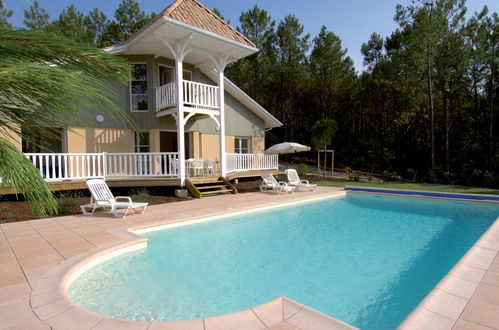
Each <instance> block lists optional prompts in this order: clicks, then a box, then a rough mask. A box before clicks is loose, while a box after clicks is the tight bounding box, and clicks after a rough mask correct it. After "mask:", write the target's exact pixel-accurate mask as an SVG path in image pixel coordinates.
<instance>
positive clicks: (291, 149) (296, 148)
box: [265, 142, 310, 155]
mask: <svg viewBox="0 0 499 330" xmlns="http://www.w3.org/2000/svg"><path fill="white" fill-rule="evenodd" d="M302 151H310V147H307V146H304V145H303V144H299V143H295V142H284V143H279V144H275V145H273V146H272V147H270V148H268V149H267V150H265V154H267V155H275V154H281V155H282V154H294V153H295V152H302Z"/></svg>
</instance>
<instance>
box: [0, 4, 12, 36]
mask: <svg viewBox="0 0 499 330" xmlns="http://www.w3.org/2000/svg"><path fill="white" fill-rule="evenodd" d="M13 13H14V12H13V11H12V10H10V9H7V8H4V7H3V1H2V0H0V29H12V28H13V27H14V26H13V25H12V24H11V23H9V22H8V21H7V20H8V19H9V18H10V17H11V16H12V14H13Z"/></svg>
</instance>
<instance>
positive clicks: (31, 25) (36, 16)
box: [23, 0, 49, 30]
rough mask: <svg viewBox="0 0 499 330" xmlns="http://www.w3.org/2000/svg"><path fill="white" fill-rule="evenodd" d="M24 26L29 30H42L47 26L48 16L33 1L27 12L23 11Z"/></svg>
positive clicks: (36, 0) (36, 1)
mask: <svg viewBox="0 0 499 330" xmlns="http://www.w3.org/2000/svg"><path fill="white" fill-rule="evenodd" d="M23 23H24V25H25V26H26V27H27V28H28V29H30V30H43V29H45V28H46V27H47V25H48V24H49V14H47V12H46V11H45V9H43V8H41V7H40V5H39V4H38V0H35V1H34V2H33V4H32V5H31V6H30V7H29V9H28V10H25V11H24V20H23Z"/></svg>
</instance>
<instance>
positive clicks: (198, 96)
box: [156, 80, 219, 112]
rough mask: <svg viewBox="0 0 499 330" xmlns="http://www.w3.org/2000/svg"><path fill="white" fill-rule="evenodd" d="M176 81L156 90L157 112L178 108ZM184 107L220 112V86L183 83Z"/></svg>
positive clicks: (190, 82) (185, 81) (191, 82)
mask: <svg viewBox="0 0 499 330" xmlns="http://www.w3.org/2000/svg"><path fill="white" fill-rule="evenodd" d="M176 88H177V83H176V82H175V81H173V82H170V83H168V84H165V85H162V86H159V87H157V88H156V112H161V111H164V110H168V109H169V108H173V107H176V106H177V102H176ZM182 96H183V100H182V103H183V106H185V107H191V108H200V109H208V110H218V109H219V102H218V86H213V85H208V84H202V83H198V82H193V81H188V80H184V81H183V93H182Z"/></svg>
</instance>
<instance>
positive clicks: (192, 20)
mask: <svg viewBox="0 0 499 330" xmlns="http://www.w3.org/2000/svg"><path fill="white" fill-rule="evenodd" d="M159 15H163V16H165V17H169V18H172V19H174V20H177V21H180V22H183V23H186V24H189V25H193V26H195V27H198V28H200V29H203V30H206V31H210V32H213V33H215V34H218V35H220V36H223V37H226V38H228V39H231V40H234V41H237V42H240V43H242V44H245V45H248V46H251V47H255V44H254V43H252V42H251V41H250V40H249V39H248V38H246V37H245V36H243V35H242V34H241V33H240V32H239V31H237V30H236V29H234V28H233V27H232V26H230V24H228V23H227V22H225V21H224V20H223V19H221V18H220V17H218V16H217V15H216V14H215V13H213V12H212V11H211V10H209V9H208V8H206V7H205V6H203V5H202V4H201V3H200V2H199V1H197V0H176V1H175V2H173V3H172V4H171V5H170V6H168V7H167V8H166V9H165V10H163V11H162V12H161V13H160V14H159Z"/></svg>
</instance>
